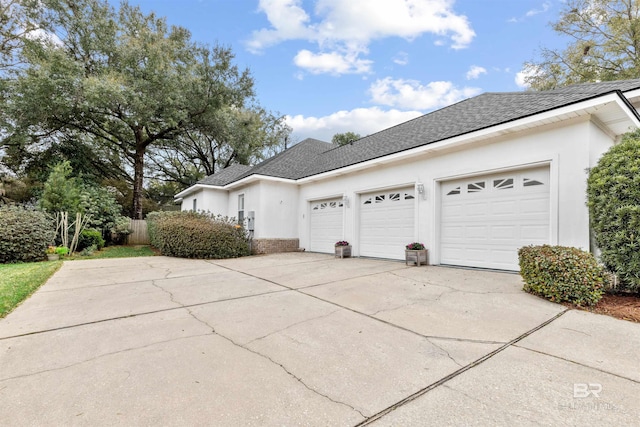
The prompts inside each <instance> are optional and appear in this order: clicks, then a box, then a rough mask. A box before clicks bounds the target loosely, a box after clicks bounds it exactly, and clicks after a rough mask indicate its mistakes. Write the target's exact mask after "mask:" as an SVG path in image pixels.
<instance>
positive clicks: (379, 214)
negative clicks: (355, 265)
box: [360, 187, 415, 259]
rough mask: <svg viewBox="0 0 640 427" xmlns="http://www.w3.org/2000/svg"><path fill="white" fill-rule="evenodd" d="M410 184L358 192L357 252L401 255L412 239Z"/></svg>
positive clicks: (398, 256)
mask: <svg viewBox="0 0 640 427" xmlns="http://www.w3.org/2000/svg"><path fill="white" fill-rule="evenodd" d="M414 212H415V196H414V189H413V187H409V188H401V189H397V190H389V191H381V192H376V193H369V194H363V195H361V196H360V255H362V256H370V257H377V258H390V259H404V249H405V246H406V245H407V244H409V243H411V242H413V240H414V239H415V231H414Z"/></svg>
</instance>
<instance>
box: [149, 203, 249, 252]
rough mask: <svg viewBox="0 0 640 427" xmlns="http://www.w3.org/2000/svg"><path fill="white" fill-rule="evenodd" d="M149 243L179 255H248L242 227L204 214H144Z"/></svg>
mask: <svg viewBox="0 0 640 427" xmlns="http://www.w3.org/2000/svg"><path fill="white" fill-rule="evenodd" d="M147 228H148V231H149V239H150V241H151V244H152V245H153V246H155V247H156V248H158V249H159V250H160V252H161V253H162V254H163V255H167V256H175V257H182V258H217V259H219V258H235V257H240V256H246V255H249V242H248V239H247V237H246V235H245V231H244V229H243V228H239V227H237V226H236V225H235V223H234V222H233V221H231V220H228V219H226V218H222V217H216V218H213V217H212V216H211V215H209V214H206V213H196V212H191V211H188V212H187V211H185V212H154V213H151V214H149V215H147Z"/></svg>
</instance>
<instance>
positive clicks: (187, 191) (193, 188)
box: [173, 184, 223, 199]
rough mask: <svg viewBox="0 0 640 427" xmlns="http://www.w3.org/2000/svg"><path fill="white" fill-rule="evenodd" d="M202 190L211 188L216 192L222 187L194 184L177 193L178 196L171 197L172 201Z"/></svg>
mask: <svg viewBox="0 0 640 427" xmlns="http://www.w3.org/2000/svg"><path fill="white" fill-rule="evenodd" d="M203 188H212V189H216V190H222V189H223V187H221V186H219V185H208V184H194V185H192V186H191V187H189V188H187V189H184V190H182V191H181V192H179V193H178V194H176V195H175V196H173V198H174V199H180V198H183V197H185V196H188V195H189V194H191V193H193V192H195V191H198V190H202V189H203Z"/></svg>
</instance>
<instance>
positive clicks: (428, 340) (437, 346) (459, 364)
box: [426, 338, 462, 368]
mask: <svg viewBox="0 0 640 427" xmlns="http://www.w3.org/2000/svg"><path fill="white" fill-rule="evenodd" d="M426 340H427V342H429V344H431V345H432V346H434V347H436V348H438V349H439V350H440V351H442V352H443V353H444V354H446V355H447V357H448V358H449V359H451V361H452V362H453V363H455V364H456V365H458V366H459V367H461V368H462V364H461V363H458V361H457V360H456V359H454V358H453V356H451V354H449V352H448V351H447V350H445V349H444V348H442V347H440V346H439V345H438V344H436V343H434V342H433V341H432V340H430V339H429V338H426Z"/></svg>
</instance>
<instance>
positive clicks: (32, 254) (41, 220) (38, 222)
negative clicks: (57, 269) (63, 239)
mask: <svg viewBox="0 0 640 427" xmlns="http://www.w3.org/2000/svg"><path fill="white" fill-rule="evenodd" d="M54 237H55V225H54V224H53V221H52V220H51V218H49V217H48V216H47V215H46V214H45V213H44V212H40V211H36V210H32V209H25V208H23V207H20V206H1V207H0V263H8V262H30V261H41V260H42V259H44V257H45V251H46V249H47V246H48V245H50V244H51V243H52V242H53V239H54Z"/></svg>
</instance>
